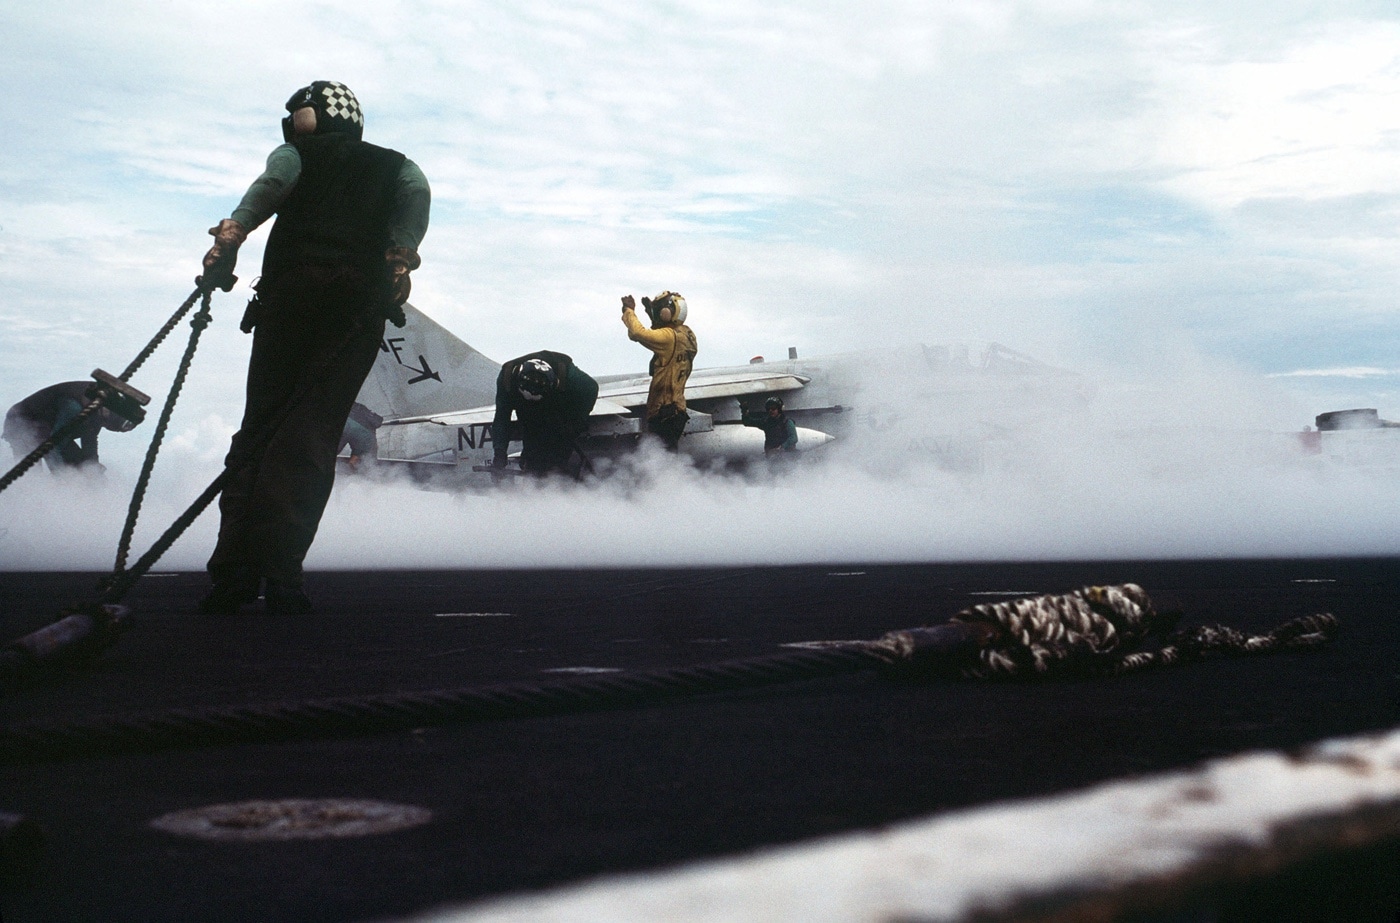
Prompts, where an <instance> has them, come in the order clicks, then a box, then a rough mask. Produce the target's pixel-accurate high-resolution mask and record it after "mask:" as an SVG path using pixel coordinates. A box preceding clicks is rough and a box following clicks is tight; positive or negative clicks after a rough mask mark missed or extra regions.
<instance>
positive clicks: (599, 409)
mask: <svg viewBox="0 0 1400 923" xmlns="http://www.w3.org/2000/svg"><path fill="white" fill-rule="evenodd" d="M648 381H650V379H648ZM689 393H690V389H689V388H687V389H686V394H687V395H689ZM642 403H643V404H645V403H646V392H645V391H643V392H642ZM631 412H632V408H631V407H628V406H625V405H623V404H618V403H614V402H613V401H609V400H604V399H603V398H601V397H600V398H598V402H597V403H596V404H594V405H593V412H592V413H590V414H589V416H590V417H611V416H627V415H628V414H629V413H631ZM494 419H496V405H494V404H488V405H486V406H485V407H473V408H471V409H470V410H458V411H454V412H453V413H430V414H424V415H422V416H417V417H399V418H398V419H396V420H385V421H384V425H385V426H401V425H403V424H406V423H436V424H437V425H439V426H473V425H476V424H481V423H490V422H491V421H492V420H494Z"/></svg>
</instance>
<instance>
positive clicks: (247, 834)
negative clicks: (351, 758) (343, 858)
mask: <svg viewBox="0 0 1400 923" xmlns="http://www.w3.org/2000/svg"><path fill="white" fill-rule="evenodd" d="M432 816H433V814H432V812H431V811H429V810H427V809H426V808H418V807H413V806H412V805H403V804H389V803H386V802H383V801H366V800H362V799H345V798H319V799H308V798H284V799H281V800H279V801H239V802H236V803H233V804H215V805H209V806H208V807H203V808H190V809H189V810H185V811H175V812H173V813H171V814H166V815H163V816H161V817H157V818H156V819H155V820H153V821H151V826H152V827H154V828H155V829H157V830H162V831H164V832H166V833H173V834H175V835H176V836H190V837H196V838H198V839H202V840H224V841H238V842H257V841H269V840H324V839H340V838H346V837H357V836H372V835H374V834H378V833H393V832H394V831H396V830H407V829H409V828H410V827H417V826H420V825H422V824H426V823H427V822H428V821H429V820H431V819H432Z"/></svg>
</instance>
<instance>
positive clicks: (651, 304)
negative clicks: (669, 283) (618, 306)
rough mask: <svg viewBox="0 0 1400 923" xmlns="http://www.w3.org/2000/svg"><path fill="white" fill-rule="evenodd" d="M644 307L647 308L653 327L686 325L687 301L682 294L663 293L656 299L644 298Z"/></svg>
mask: <svg viewBox="0 0 1400 923" xmlns="http://www.w3.org/2000/svg"><path fill="white" fill-rule="evenodd" d="M642 307H644V308H646V311H647V317H650V318H651V325H652V326H653V327H664V326H667V325H669V324H684V323H685V315H686V307H685V299H684V298H682V297H681V293H680V292H661V293H660V294H659V295H657V296H656V297H655V298H646V297H643V298H642Z"/></svg>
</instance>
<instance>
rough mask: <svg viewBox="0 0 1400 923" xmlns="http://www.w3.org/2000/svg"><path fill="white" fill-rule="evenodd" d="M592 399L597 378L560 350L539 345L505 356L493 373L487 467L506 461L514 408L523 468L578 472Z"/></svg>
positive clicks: (582, 462)
mask: <svg viewBox="0 0 1400 923" xmlns="http://www.w3.org/2000/svg"><path fill="white" fill-rule="evenodd" d="M597 400H598V382H597V381H595V380H594V379H593V377H592V376H590V375H589V374H588V373H586V372H584V371H583V369H581V368H579V367H578V366H577V365H575V364H574V360H573V359H571V358H569V357H568V356H566V355H564V354H563V353H556V352H550V351H549V350H540V351H539V352H533V353H530V354H529V355H525V356H521V357H520V358H518V359H512V360H511V361H509V362H507V363H506V364H505V365H503V366H501V372H500V374H499V375H498V376H497V377H496V417H495V419H494V420H492V421H491V444H492V446H493V448H494V452H495V454H494V457H493V459H492V462H491V464H492V467H494V468H504V467H505V466H506V461H507V457H508V454H509V452H508V450H509V446H510V417H511V414H512V413H514V414H515V416H516V419H518V420H519V421H520V436H521V438H520V444H521V449H520V465H521V467H522V468H524V469H525V470H526V471H529V472H531V473H532V474H548V473H549V472H551V471H562V472H564V473H567V474H575V475H577V474H578V473H579V471H580V470H581V468H582V466H583V465H584V464H586V460H585V459H584V458H583V454H582V450H581V449H579V448H578V440H579V437H580V436H582V435H583V434H584V432H585V431H586V430H587V429H588V415H589V414H591V413H592V412H593V405H594V404H595V403H596V402H597ZM575 454H577V455H578V456H579V457H578V460H577V461H574V455H575ZM571 463H572V464H573V465H574V466H575V467H573V468H571V467H570V465H571Z"/></svg>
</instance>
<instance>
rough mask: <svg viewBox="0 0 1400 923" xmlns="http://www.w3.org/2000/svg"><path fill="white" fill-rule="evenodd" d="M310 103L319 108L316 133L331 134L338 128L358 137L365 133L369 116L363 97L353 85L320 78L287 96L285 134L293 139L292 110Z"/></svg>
mask: <svg viewBox="0 0 1400 923" xmlns="http://www.w3.org/2000/svg"><path fill="white" fill-rule="evenodd" d="M307 106H310V107H311V108H312V109H315V110H316V134H318V135H328V134H332V133H335V132H339V133H341V134H346V135H349V136H350V137H352V138H354V139H355V140H356V141H358V140H360V138H361V137H362V136H363V135H364V133H365V116H364V113H363V112H361V111H360V101H359V100H358V99H356V98H355V94H354V93H351V92H350V88H349V87H347V86H346V85H345V84H343V83H336V82H335V81H334V80H317V81H316V82H315V83H313V84H311V85H310V86H304V87H302V88H301V89H300V90H297V91H296V92H295V93H293V94H292V96H291V98H290V99H288V100H287V113H288V115H287V117H286V118H284V119H282V137H283V139H284V140H287V141H291V140H292V137H293V136H294V134H295V132H294V131H293V130H292V116H291V113H293V112H296V111H297V110H298V109H305V108H306V107H307Z"/></svg>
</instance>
